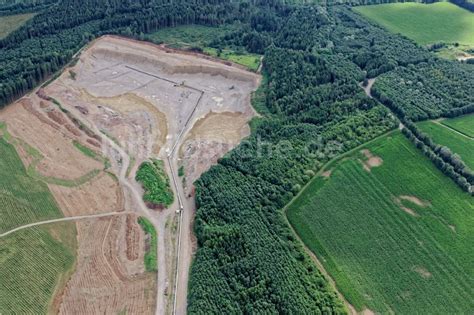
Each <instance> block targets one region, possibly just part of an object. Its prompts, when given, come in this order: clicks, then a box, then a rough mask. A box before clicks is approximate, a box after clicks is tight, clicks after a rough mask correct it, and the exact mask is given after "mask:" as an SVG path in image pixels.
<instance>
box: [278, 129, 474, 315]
mask: <svg viewBox="0 0 474 315" xmlns="http://www.w3.org/2000/svg"><path fill="white" fill-rule="evenodd" d="M366 149H367V150H369V151H365V154H362V153H361V151H360V150H356V151H355V152H354V153H353V154H352V155H350V157H349V158H347V157H346V158H344V159H341V160H338V161H336V162H334V163H332V164H331V165H330V166H329V167H328V168H326V170H329V171H330V174H328V173H326V177H322V176H319V177H316V178H315V179H314V180H313V181H312V182H310V184H309V185H308V186H307V187H306V188H305V189H304V190H303V191H302V192H301V194H300V195H299V196H298V197H297V198H296V199H294V201H293V202H292V203H291V204H290V205H289V207H288V209H287V217H288V219H289V221H290V222H291V224H292V225H293V227H294V228H295V230H296V232H297V233H298V235H299V236H300V237H301V238H302V240H303V241H304V243H305V244H306V245H307V247H308V248H309V249H310V250H311V251H313V252H314V253H315V254H316V256H317V257H318V259H319V260H320V261H321V262H322V263H323V265H324V266H325V268H326V269H327V270H328V272H329V273H330V274H331V276H332V277H333V278H334V279H335V281H336V283H337V286H338V288H339V289H340V290H341V291H342V293H343V294H344V296H345V297H346V298H347V299H348V301H349V302H350V303H351V304H353V305H354V306H355V307H356V309H357V310H358V311H362V310H363V309H364V308H369V309H371V310H372V311H375V312H376V313H389V312H394V313H399V314H409V313H469V312H470V311H471V310H472V309H473V307H474V302H473V300H472V298H471V297H472V296H474V281H473V276H474V268H473V265H472V261H473V260H474V254H473V252H472V250H471V248H472V244H473V243H474V216H472V213H473V210H474V204H473V202H472V197H470V196H469V194H467V193H464V192H463V191H462V190H461V189H459V188H458V187H457V186H456V185H455V184H454V183H453V182H452V181H451V180H450V179H449V178H448V177H446V176H444V175H443V174H442V173H441V172H440V171H439V170H438V169H436V167H435V166H434V165H433V164H432V163H431V162H430V161H429V160H428V159H427V158H425V157H424V156H423V155H422V154H421V153H420V151H419V150H418V149H416V148H415V147H414V146H413V145H412V144H411V143H410V142H409V141H408V140H407V139H406V138H405V137H404V136H403V135H401V134H400V133H399V132H396V133H395V134H391V135H389V136H386V137H384V138H381V139H378V140H376V141H375V142H373V143H371V144H370V145H368V146H367V147H366ZM367 153H369V155H370V156H371V158H372V159H376V161H377V163H374V161H375V160H372V163H371V162H370V160H368V157H367V156H368V155H367ZM364 165H365V167H364ZM370 165H372V167H371V168H367V166H370ZM376 165H379V166H376Z"/></svg>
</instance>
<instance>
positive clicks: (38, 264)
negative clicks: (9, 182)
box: [0, 206, 76, 314]
mask: <svg viewBox="0 0 474 315" xmlns="http://www.w3.org/2000/svg"><path fill="white" fill-rule="evenodd" d="M1 209H2V210H3V209H4V208H3V206H2V207H1ZM18 216H20V215H18ZM3 218H4V216H3V212H2V220H3ZM52 235H54V237H53V236H52ZM75 237H76V230H75V225H74V224H72V223H64V224H63V223H62V224H54V226H53V225H50V226H45V227H34V228H28V229H24V230H21V231H18V232H15V233H13V234H10V235H8V236H6V237H3V238H0V279H2V280H1V281H0V296H1V298H0V310H2V313H4V314H46V313H48V309H49V307H50V303H51V299H52V297H53V294H54V292H55V290H56V287H57V285H61V284H64V283H65V280H66V279H65V278H66V277H67V275H68V274H70V272H71V271H72V268H73V265H74V260H75V257H74V255H75V250H76V240H75Z"/></svg>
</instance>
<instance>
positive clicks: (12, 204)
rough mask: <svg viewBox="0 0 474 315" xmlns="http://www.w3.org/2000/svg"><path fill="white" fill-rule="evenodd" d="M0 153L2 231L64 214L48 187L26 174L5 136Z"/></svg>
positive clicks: (0, 144)
mask: <svg viewBox="0 0 474 315" xmlns="http://www.w3.org/2000/svg"><path fill="white" fill-rule="evenodd" d="M0 156H1V157H2V158H1V159H0V215H1V220H0V233H2V232H6V231H8V230H10V229H12V228H15V227H18V226H20V225H23V224H27V223H32V222H36V221H41V220H47V219H53V218H59V217H61V216H62V214H61V211H60V210H59V209H58V206H57V205H56V201H55V200H54V198H53V196H52V195H51V193H50V192H49V189H48V186H47V185H46V184H44V183H43V182H41V181H39V180H36V179H34V178H32V177H31V176H29V175H28V174H27V171H26V169H25V167H24V166H23V163H22V161H21V159H20V157H19V156H18V154H17V152H16V150H15V148H14V147H13V145H11V144H9V143H8V142H7V141H5V139H4V138H2V137H0Z"/></svg>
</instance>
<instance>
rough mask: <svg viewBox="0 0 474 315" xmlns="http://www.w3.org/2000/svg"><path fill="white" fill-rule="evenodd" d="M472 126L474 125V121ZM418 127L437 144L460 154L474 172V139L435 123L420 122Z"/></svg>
mask: <svg viewBox="0 0 474 315" xmlns="http://www.w3.org/2000/svg"><path fill="white" fill-rule="evenodd" d="M473 117H474V116H473ZM472 124H473V125H474V121H473V122H472ZM418 127H419V128H420V129H421V130H422V131H423V132H425V133H427V134H429V135H430V136H431V138H432V139H433V141H434V142H435V143H437V144H440V145H444V146H446V147H448V148H449V149H450V150H451V151H452V152H454V153H457V154H459V155H460V156H461V159H462V160H463V161H464V163H466V165H467V166H468V167H469V168H470V169H473V170H474V139H471V138H469V137H466V136H465V135H463V134H459V133H457V132H456V131H454V130H453V129H450V128H449V127H446V126H444V125H443V124H441V123H437V122H433V121H423V122H420V123H418Z"/></svg>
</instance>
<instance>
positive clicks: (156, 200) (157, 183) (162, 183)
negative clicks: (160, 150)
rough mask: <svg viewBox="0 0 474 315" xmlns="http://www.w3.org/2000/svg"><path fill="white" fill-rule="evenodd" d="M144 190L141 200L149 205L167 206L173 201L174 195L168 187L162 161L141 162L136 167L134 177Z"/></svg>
mask: <svg viewBox="0 0 474 315" xmlns="http://www.w3.org/2000/svg"><path fill="white" fill-rule="evenodd" d="M135 179H136V180H137V181H138V182H140V183H141V184H142V186H143V188H144V190H145V194H144V195H143V200H144V201H145V202H147V203H148V205H149V206H151V207H167V206H169V205H171V204H172V203H173V200H174V195H173V191H172V190H171V188H170V183H169V179H168V176H167V175H166V173H165V170H164V167H163V161H160V160H156V159H154V160H152V161H150V162H143V163H142V165H140V167H139V168H138V171H137V174H136V178H135Z"/></svg>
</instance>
